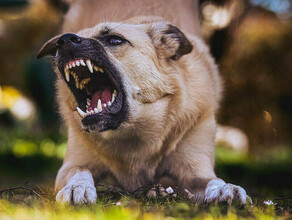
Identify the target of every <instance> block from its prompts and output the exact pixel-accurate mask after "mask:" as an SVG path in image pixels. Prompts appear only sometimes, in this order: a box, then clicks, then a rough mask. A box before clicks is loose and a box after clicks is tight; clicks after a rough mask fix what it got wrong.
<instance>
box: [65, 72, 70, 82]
mask: <svg viewBox="0 0 292 220" xmlns="http://www.w3.org/2000/svg"><path fill="white" fill-rule="evenodd" d="M65 77H66V80H67V82H69V81H70V71H69V70H65Z"/></svg>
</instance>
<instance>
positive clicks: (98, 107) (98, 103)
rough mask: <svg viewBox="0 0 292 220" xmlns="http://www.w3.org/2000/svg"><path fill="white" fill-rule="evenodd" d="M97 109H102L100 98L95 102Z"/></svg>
mask: <svg viewBox="0 0 292 220" xmlns="http://www.w3.org/2000/svg"><path fill="white" fill-rule="evenodd" d="M97 109H98V110H99V111H101V110H102V108H101V100H100V99H98V102H97Z"/></svg>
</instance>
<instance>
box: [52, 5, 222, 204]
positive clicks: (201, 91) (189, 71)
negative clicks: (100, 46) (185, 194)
mask: <svg viewBox="0 0 292 220" xmlns="http://www.w3.org/2000/svg"><path fill="white" fill-rule="evenodd" d="M97 2H98V4H97V5H98V6H99V7H100V8H101V9H100V10H99V12H100V13H101V15H99V13H98V11H97V12H96V13H94V12H93V9H92V8H91V9H90V7H93V6H89V5H87V4H86V3H83V4H80V3H79V1H77V3H76V4H73V6H72V8H71V10H70V11H69V13H68V15H67V19H66V20H65V25H64V28H65V29H64V30H65V31H68V30H69V31H72V30H73V31H74V30H80V29H82V28H84V27H86V26H87V25H88V26H89V25H92V24H93V22H95V23H99V22H102V19H103V18H104V17H103V16H102V14H103V13H104V14H106V15H108V14H110V13H109V10H110V8H111V11H110V12H111V13H112V11H113V10H112V8H115V7H114V6H112V5H110V6H106V5H105V2H106V1H97ZM113 2H114V1H113ZM113 2H111V3H110V4H113ZM123 2H124V1H123ZM138 2H139V4H138V5H137V4H136V5H135V10H130V9H129V10H126V11H125V13H124V14H123V13H122V9H119V8H118V6H116V8H117V12H116V13H115V15H114V16H113V17H114V18H113V20H115V21H120V20H123V19H129V18H130V15H137V14H140V15H141V13H140V11H143V10H142V9H143V7H144V6H143V3H142V2H144V1H138ZM151 2H152V1H151ZM153 2H159V4H162V5H163V7H164V8H161V7H160V8H159V10H158V8H157V6H156V4H158V3H156V4H154V3H153V4H150V5H151V7H153V8H154V9H156V10H154V12H155V13H153V15H155V16H156V15H157V14H159V15H163V14H165V13H166V16H165V17H166V18H167V19H170V20H172V22H174V23H175V24H176V25H178V27H179V28H180V29H181V30H182V31H183V32H184V33H185V34H186V33H189V34H191V35H187V34H186V36H187V38H188V40H189V41H190V42H191V43H192V45H193V50H192V52H191V53H189V54H186V55H184V56H182V57H181V58H180V59H179V60H177V61H174V60H169V59H166V57H168V56H169V54H168V53H171V52H169V50H168V49H167V48H164V45H162V44H161V41H160V39H161V35H162V33H163V30H164V29H166V28H167V24H168V23H169V22H166V21H164V20H162V19H161V18H157V17H137V18H131V19H129V20H126V21H123V22H117V23H113V22H106V23H100V24H98V25H97V26H95V27H94V28H90V29H85V30H82V31H80V32H79V33H77V34H78V35H79V36H81V37H87V38H88V37H92V36H94V35H98V33H99V32H100V31H101V30H103V29H104V28H105V27H106V28H109V29H112V30H113V32H114V33H118V34H122V35H123V36H125V38H126V39H129V40H130V41H131V42H132V43H133V44H134V47H133V48H129V47H123V48H121V49H118V50H114V49H113V50H108V51H107V54H108V56H109V58H110V60H111V61H112V62H113V63H114V64H115V66H116V68H117V69H118V70H119V72H120V73H121V75H122V79H123V83H124V85H125V89H126V93H127V97H128V102H129V110H130V112H129V118H128V120H126V121H125V122H123V123H122V124H121V126H120V127H119V128H118V129H117V130H109V131H105V132H101V133H86V132H85V131H84V130H83V129H82V126H81V118H80V116H79V115H78V113H77V111H76V107H77V102H76V101H75V99H74V96H73V95H72V93H71V91H70V89H69V88H68V87H67V86H66V84H65V82H64V81H63V80H62V79H61V77H60V73H58V76H59V79H58V80H57V83H56V87H57V94H58V103H59V105H60V112H61V114H62V116H63V118H64V120H65V122H66V124H67V125H68V147H67V152H66V156H65V158H64V163H63V166H62V168H61V169H60V170H59V173H58V176H57V179H56V185H55V189H56V191H59V190H60V189H62V188H63V187H64V186H65V185H66V183H67V181H68V180H69V179H70V177H72V176H73V175H74V174H75V173H76V172H77V171H80V170H89V171H90V172H91V173H92V174H93V176H94V178H95V182H96V183H97V182H98V181H99V180H100V178H101V177H102V176H103V175H104V174H111V175H112V176H114V177H115V179H116V180H117V181H118V183H119V184H121V186H122V187H124V188H125V189H126V190H128V191H133V190H135V189H137V188H139V187H141V186H143V185H145V184H147V183H151V182H154V177H155V175H156V174H157V173H168V174H169V176H170V177H171V179H172V184H174V185H176V186H179V187H182V188H186V189H188V190H189V191H191V192H192V193H197V194H196V195H197V196H198V198H201V199H202V198H203V192H204V190H205V187H206V184H207V183H208V181H209V180H211V179H214V178H216V175H215V173H214V169H213V167H214V139H215V132H216V121H215V112H216V110H217V108H218V106H219V101H220V96H221V80H220V77H219V75H218V71H217V67H216V65H215V64H214V61H213V59H212V58H211V57H210V54H209V50H208V48H207V47H206V45H205V44H204V42H203V41H202V40H201V39H200V38H199V37H198V36H196V35H194V34H196V33H199V31H198V30H196V28H197V26H196V25H195V24H193V23H192V22H191V21H189V20H192V21H193V22H195V21H197V20H198V19H191V18H192V17H193V16H194V17H195V16H196V15H195V14H193V13H192V12H191V11H190V9H188V10H186V11H184V13H186V14H187V15H189V16H190V18H187V19H186V16H185V15H182V13H180V15H178V16H177V19H175V20H176V21H173V20H174V19H172V18H173V17H174V16H171V15H173V10H170V9H169V8H167V10H166V9H165V7H166V6H165V3H163V2H164V1H153ZM161 2H162V3H161ZM170 2H171V3H170ZM92 4H93V5H95V3H92ZM167 4H177V6H176V7H179V8H178V11H180V10H184V8H188V7H189V6H190V4H192V3H191V1H184V3H183V4H182V3H181V1H167ZM117 5H118V4H117ZM128 5H129V4H128ZM172 6H173V5H172ZM84 7H86V10H85V8H84ZM149 7H150V6H149ZM149 7H148V8H149ZM94 8H95V9H96V8H97V6H94ZM163 9H164V10H163ZM77 11H78V13H77ZM161 11H164V12H165V13H162V14H160V12H161ZM123 12H124V11H123ZM74 13H77V14H76V15H75V14H74ZM149 13H150V12H148V13H142V15H149ZM89 15H90V16H92V15H95V16H97V17H96V20H95V19H92V20H95V21H92V20H91V19H90V18H89V17H88V16H89ZM74 16H75V17H74ZM83 16H84V17H83ZM76 17H78V18H76ZM76 19H77V20H78V21H77V20H76ZM192 25H194V26H192ZM166 41H167V45H171V46H170V48H176V47H177V45H176V44H177V42H176V41H172V39H166ZM168 41H171V42H168ZM56 71H57V70H56Z"/></svg>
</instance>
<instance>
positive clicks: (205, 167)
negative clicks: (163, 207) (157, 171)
mask: <svg viewBox="0 0 292 220" xmlns="http://www.w3.org/2000/svg"><path fill="white" fill-rule="evenodd" d="M215 133H216V122H215V119H214V116H212V115H211V116H208V117H204V118H201V120H200V121H199V123H198V124H197V125H196V127H195V128H194V129H193V130H192V131H190V132H189V133H188V134H187V135H186V136H185V137H184V138H183V140H182V141H181V143H180V144H179V145H178V146H177V149H176V150H175V151H174V152H172V153H171V155H170V156H169V158H167V161H166V164H164V167H165V169H167V170H168V172H169V173H170V175H172V176H174V177H175V178H176V179H177V180H178V181H177V182H178V184H180V186H181V187H183V189H186V190H185V191H186V192H187V194H188V197H189V198H190V199H191V200H192V201H193V202H199V203H200V202H203V201H205V202H207V203H210V202H213V201H215V202H216V201H219V202H223V201H226V202H228V203H231V202H232V200H235V199H236V200H238V201H239V202H240V203H241V204H245V203H246V199H247V196H246V192H245V190H244V189H243V188H241V187H239V186H235V185H232V184H227V183H225V182H224V181H223V180H221V179H218V178H217V177H216V175H215V173H214V140H215ZM170 164H171V165H170Z"/></svg>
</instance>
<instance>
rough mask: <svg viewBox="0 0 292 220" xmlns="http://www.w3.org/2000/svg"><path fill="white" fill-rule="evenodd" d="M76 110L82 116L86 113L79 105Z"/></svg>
mask: <svg viewBox="0 0 292 220" xmlns="http://www.w3.org/2000/svg"><path fill="white" fill-rule="evenodd" d="M77 111H78V113H79V115H80V116H81V117H82V118H84V116H85V115H86V113H85V112H84V111H82V110H81V109H80V108H79V107H77Z"/></svg>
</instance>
